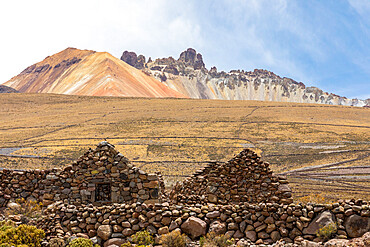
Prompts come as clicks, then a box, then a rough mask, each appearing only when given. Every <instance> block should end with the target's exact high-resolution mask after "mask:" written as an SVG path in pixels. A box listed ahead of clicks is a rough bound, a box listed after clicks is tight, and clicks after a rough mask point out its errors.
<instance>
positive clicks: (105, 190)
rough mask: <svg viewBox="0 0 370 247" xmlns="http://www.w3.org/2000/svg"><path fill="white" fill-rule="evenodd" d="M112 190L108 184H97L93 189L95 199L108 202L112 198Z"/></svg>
mask: <svg viewBox="0 0 370 247" xmlns="http://www.w3.org/2000/svg"><path fill="white" fill-rule="evenodd" d="M111 195H112V191H111V186H110V184H97V185H96V191H95V201H98V202H109V201H111V200H112V199H111V198H112V196H111Z"/></svg>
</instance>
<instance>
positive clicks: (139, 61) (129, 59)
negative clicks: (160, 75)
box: [121, 51, 145, 69]
mask: <svg viewBox="0 0 370 247" xmlns="http://www.w3.org/2000/svg"><path fill="white" fill-rule="evenodd" d="M121 60H122V61H124V62H126V63H127V64H129V65H131V66H132V67H135V68H137V69H143V68H144V66H145V57H144V56H143V55H139V56H137V55H136V53H135V52H130V51H124V52H123V53H122V56H121Z"/></svg>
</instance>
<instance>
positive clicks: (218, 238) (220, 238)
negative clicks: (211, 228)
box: [199, 232, 234, 247]
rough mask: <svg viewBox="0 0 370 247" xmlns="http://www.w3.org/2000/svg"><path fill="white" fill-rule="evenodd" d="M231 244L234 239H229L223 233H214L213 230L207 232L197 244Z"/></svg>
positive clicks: (211, 246)
mask: <svg viewBox="0 0 370 247" xmlns="http://www.w3.org/2000/svg"><path fill="white" fill-rule="evenodd" d="M232 244H234V239H229V238H228V237H227V236H225V235H224V234H222V235H216V233H214V232H210V233H208V234H207V235H206V236H205V237H201V238H200V240H199V245H200V246H201V247H227V246H230V245H232Z"/></svg>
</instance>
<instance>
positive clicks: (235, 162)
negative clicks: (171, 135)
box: [170, 149, 293, 204]
mask: <svg viewBox="0 0 370 247" xmlns="http://www.w3.org/2000/svg"><path fill="white" fill-rule="evenodd" d="M170 199H171V201H172V202H174V203H185V204H194V203H215V204H228V203H240V202H254V203H259V202H276V203H284V204H289V203H292V202H293V199H292V193H291V189H290V188H289V186H288V181H287V180H286V177H284V176H276V175H274V174H273V173H272V171H271V170H270V168H269V163H267V162H263V161H262V160H261V157H259V156H258V155H257V154H256V153H255V152H253V151H252V150H249V149H245V150H243V151H242V152H241V153H239V154H238V155H237V156H236V157H234V158H233V159H231V160H229V161H228V162H226V163H218V162H214V163H210V164H209V165H207V166H206V167H204V168H203V170H200V171H197V172H196V173H195V174H194V175H193V176H192V177H191V178H189V179H186V180H185V181H183V182H180V183H177V184H176V185H175V186H174V188H173V189H172V191H171V193H170Z"/></svg>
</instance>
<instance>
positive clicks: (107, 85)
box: [4, 48, 187, 98]
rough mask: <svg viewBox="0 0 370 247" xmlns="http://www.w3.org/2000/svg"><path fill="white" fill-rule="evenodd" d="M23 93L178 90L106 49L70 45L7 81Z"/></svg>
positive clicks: (157, 93) (167, 93) (164, 93)
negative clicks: (80, 48) (70, 46)
mask: <svg viewBox="0 0 370 247" xmlns="http://www.w3.org/2000/svg"><path fill="white" fill-rule="evenodd" d="M4 85H5V86H9V87H12V88H14V89H16V90H18V91H20V92H23V93H57V94H72V95H91V96H124V97H176V98H187V96H185V95H183V94H181V93H178V92H176V91H175V90H173V89H171V88H169V87H168V86H166V85H164V84H163V83H161V82H159V81H157V80H156V79H154V78H152V77H150V76H148V75H146V74H144V73H143V72H142V71H141V70H138V69H136V68H134V67H132V66H130V65H128V64H127V63H125V62H123V61H121V60H119V59H118V58H115V57H113V56H112V55H111V54H109V53H107V52H95V51H89V50H79V49H75V48H67V49H65V50H63V51H61V52H59V53H57V54H54V55H52V56H50V57H47V58H45V59H44V60H43V61H41V62H39V63H36V64H34V65H32V66H30V67H28V68H27V69H25V70H24V71H23V72H22V73H20V74H19V75H17V76H15V77H13V78H12V79H10V80H9V81H7V82H5V83H4Z"/></svg>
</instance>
